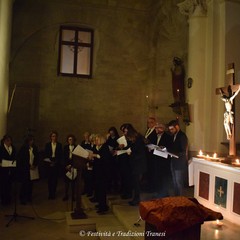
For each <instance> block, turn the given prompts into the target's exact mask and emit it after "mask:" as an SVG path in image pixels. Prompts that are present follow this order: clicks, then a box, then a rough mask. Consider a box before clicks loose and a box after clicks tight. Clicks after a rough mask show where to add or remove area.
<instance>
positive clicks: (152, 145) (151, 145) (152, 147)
mask: <svg viewBox="0 0 240 240" xmlns="http://www.w3.org/2000/svg"><path fill="white" fill-rule="evenodd" d="M147 147H148V149H149V150H154V149H156V148H159V147H158V145H154V144H148V145H147Z"/></svg>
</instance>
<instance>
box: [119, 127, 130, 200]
mask: <svg viewBox="0 0 240 240" xmlns="http://www.w3.org/2000/svg"><path fill="white" fill-rule="evenodd" d="M129 125H130V124H129V123H124V124H122V125H121V126H120V130H121V131H122V133H123V136H124V138H125V145H124V143H122V144H119V146H118V148H119V149H121V150H127V149H129V147H130V146H129V144H130V142H128V141H127V140H126V137H125V136H126V135H127V132H128V126H129ZM117 159H118V164H119V173H120V184H121V198H122V199H129V198H132V171H131V166H130V159H129V155H128V154H127V153H123V154H121V155H118V156H117Z"/></svg>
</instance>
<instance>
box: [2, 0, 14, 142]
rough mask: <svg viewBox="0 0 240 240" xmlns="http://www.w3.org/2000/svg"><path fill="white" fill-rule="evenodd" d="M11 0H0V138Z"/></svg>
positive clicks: (4, 115) (4, 116)
mask: <svg viewBox="0 0 240 240" xmlns="http://www.w3.org/2000/svg"><path fill="white" fill-rule="evenodd" d="M12 4H13V0H0V43H1V44H0V138H1V137H2V136H3V135H4V134H5V133H6V129H7V111H8V85H9V57H10V42H11V21H12Z"/></svg>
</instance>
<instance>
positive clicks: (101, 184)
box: [89, 135, 111, 214]
mask: <svg viewBox="0 0 240 240" xmlns="http://www.w3.org/2000/svg"><path fill="white" fill-rule="evenodd" d="M95 144H96V145H95V146H94V148H93V153H90V154H89V158H90V159H93V161H94V180H95V184H94V185H95V197H96V200H97V202H98V205H96V208H98V210H97V213H98V214H104V213H105V212H107V211H108V209H109V207H108V205H107V180H108V178H107V176H108V162H109V158H110V157H111V154H110V151H109V148H108V145H107V144H106V139H105V138H104V137H103V136H101V135H97V136H96V140H95Z"/></svg>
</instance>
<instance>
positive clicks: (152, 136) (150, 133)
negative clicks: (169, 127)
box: [144, 117, 157, 192]
mask: <svg viewBox="0 0 240 240" xmlns="http://www.w3.org/2000/svg"><path fill="white" fill-rule="evenodd" d="M155 125H156V119H155V117H149V118H148V120H147V130H146V133H145V141H146V143H147V144H150V143H151V144H155V145H156V142H157V134H156V131H155ZM146 154H147V171H146V173H145V176H144V178H145V185H146V186H144V187H145V188H146V191H147V192H154V184H155V182H154V175H153V174H152V173H153V172H154V165H155V164H154V159H155V158H154V157H153V152H152V151H148V150H147V149H146Z"/></svg>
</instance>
